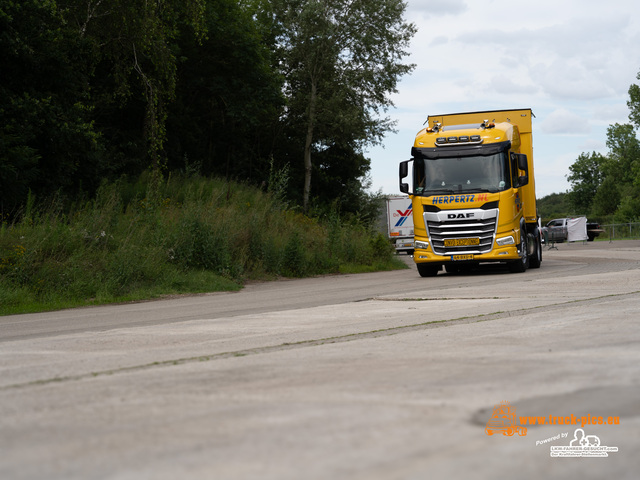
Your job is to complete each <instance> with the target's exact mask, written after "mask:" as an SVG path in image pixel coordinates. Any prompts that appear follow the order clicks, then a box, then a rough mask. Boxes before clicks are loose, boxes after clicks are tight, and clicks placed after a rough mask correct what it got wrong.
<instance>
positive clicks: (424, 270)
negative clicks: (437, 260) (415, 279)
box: [416, 263, 440, 277]
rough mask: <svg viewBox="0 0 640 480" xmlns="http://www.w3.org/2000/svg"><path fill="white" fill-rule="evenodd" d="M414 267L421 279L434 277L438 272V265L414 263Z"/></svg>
mask: <svg viewBox="0 0 640 480" xmlns="http://www.w3.org/2000/svg"><path fill="white" fill-rule="evenodd" d="M416 267H418V273H419V274H420V276H421V277H435V276H436V275H438V272H439V271H440V265H433V264H430V263H416Z"/></svg>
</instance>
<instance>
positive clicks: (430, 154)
mask: <svg viewBox="0 0 640 480" xmlns="http://www.w3.org/2000/svg"><path fill="white" fill-rule="evenodd" d="M510 148H511V141H510V140H507V141H506V142H498V143H489V144H483V145H460V146H458V145H456V146H455V147H454V146H446V147H434V148H416V147H412V148H411V155H412V156H413V157H414V158H426V159H429V160H437V159H438V158H454V157H468V156H471V155H495V154H496V153H500V152H504V151H505V150H508V149H510Z"/></svg>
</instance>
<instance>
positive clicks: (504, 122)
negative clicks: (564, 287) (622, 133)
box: [399, 109, 542, 277]
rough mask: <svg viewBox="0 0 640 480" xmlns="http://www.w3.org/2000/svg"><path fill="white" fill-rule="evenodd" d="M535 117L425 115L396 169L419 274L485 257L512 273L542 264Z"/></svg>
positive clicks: (524, 113) (522, 113)
mask: <svg viewBox="0 0 640 480" xmlns="http://www.w3.org/2000/svg"><path fill="white" fill-rule="evenodd" d="M532 116H533V113H532V111H531V109H521V110H495V111H485V112H473V113H455V114H448V115H433V116H429V117H428V119H427V122H426V128H424V129H422V130H421V131H420V132H418V134H417V135H416V139H415V143H414V145H413V148H412V149H411V156H412V158H411V160H407V161H404V162H400V172H399V173H400V191H401V192H403V193H407V194H409V195H410V198H411V201H412V206H413V224H414V239H415V240H414V260H415V262H416V265H417V267H418V272H419V273H420V275H421V276H423V277H429V276H435V275H437V274H438V272H439V271H440V270H441V269H442V267H443V266H444V268H445V269H446V271H447V272H449V273H457V272H459V271H461V270H463V269H465V268H470V267H472V266H475V265H478V264H480V263H484V262H501V263H505V264H507V265H508V266H509V269H510V270H511V271H512V272H524V271H525V270H526V269H527V268H539V267H540V263H541V262H542V245H541V243H542V242H541V236H540V226H539V219H538V214H537V209H536V195H535V181H534V175H533V144H532V138H531V126H532V121H531V118H532Z"/></svg>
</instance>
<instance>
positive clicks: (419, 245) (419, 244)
mask: <svg viewBox="0 0 640 480" xmlns="http://www.w3.org/2000/svg"><path fill="white" fill-rule="evenodd" d="M413 246H414V248H421V249H423V250H424V249H425V248H427V247H428V246H429V242H421V241H420V240H416V242H415V243H414V245H413Z"/></svg>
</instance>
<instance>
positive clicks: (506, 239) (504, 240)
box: [496, 235, 516, 247]
mask: <svg viewBox="0 0 640 480" xmlns="http://www.w3.org/2000/svg"><path fill="white" fill-rule="evenodd" d="M496 243H497V244H498V245H499V246H501V247H504V246H505V245H515V244H516V241H515V239H514V238H513V237H512V236H511V235H509V236H508V237H502V238H497V239H496Z"/></svg>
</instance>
